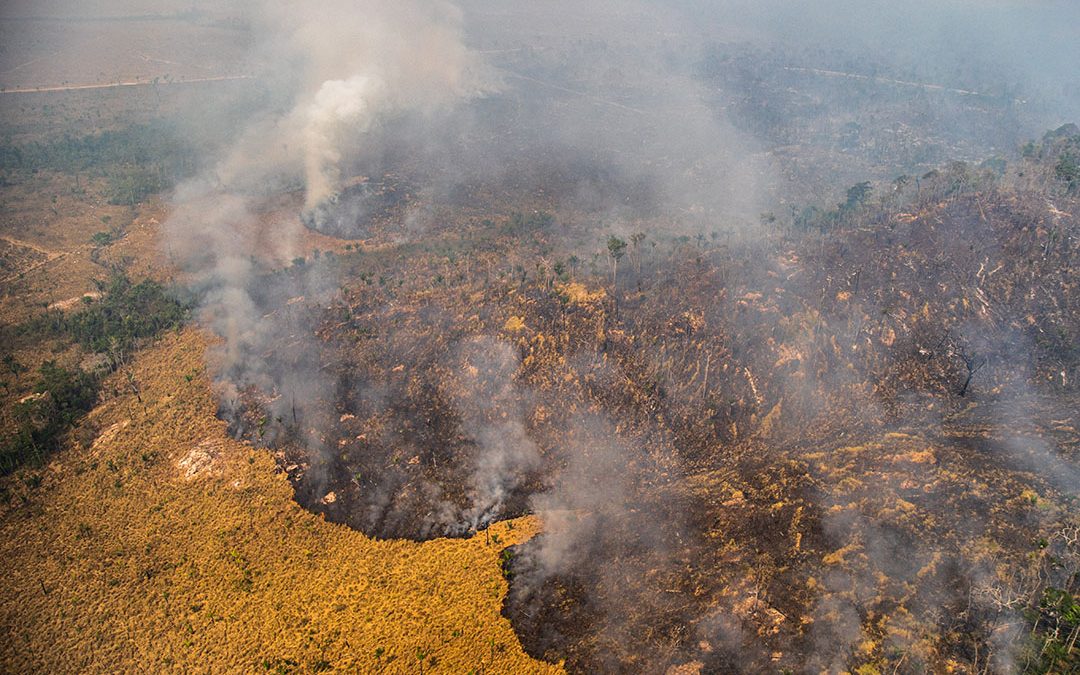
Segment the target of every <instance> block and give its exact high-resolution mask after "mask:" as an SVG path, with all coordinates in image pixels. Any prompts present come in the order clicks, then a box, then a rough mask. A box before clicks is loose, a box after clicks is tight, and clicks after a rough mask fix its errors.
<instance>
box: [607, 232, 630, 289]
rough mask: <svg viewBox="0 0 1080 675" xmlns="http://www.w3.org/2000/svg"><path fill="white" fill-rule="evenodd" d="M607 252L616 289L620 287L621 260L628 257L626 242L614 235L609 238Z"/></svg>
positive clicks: (612, 280)
mask: <svg viewBox="0 0 1080 675" xmlns="http://www.w3.org/2000/svg"><path fill="white" fill-rule="evenodd" d="M607 250H608V257H609V258H610V259H611V285H612V287H615V286H616V285H618V278H619V260H621V259H622V257H623V256H624V255H626V242H625V241H623V240H622V239H619V238H618V237H616V236H615V235H612V236H610V237H608V240H607Z"/></svg>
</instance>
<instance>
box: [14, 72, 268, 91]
mask: <svg viewBox="0 0 1080 675" xmlns="http://www.w3.org/2000/svg"><path fill="white" fill-rule="evenodd" d="M253 79H255V76H254V75H221V76H218V77H193V78H190V79H184V80H156V81H155V80H150V81H146V80H129V81H126V82H110V83H108V84H70V85H64V86H54V87H18V88H15V89H0V94H41V93H46V92H53V91H79V90H83V89H117V88H119V87H151V86H165V85H170V84H198V83H200V82H228V81H231V80H253Z"/></svg>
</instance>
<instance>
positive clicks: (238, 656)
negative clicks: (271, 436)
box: [0, 330, 561, 673]
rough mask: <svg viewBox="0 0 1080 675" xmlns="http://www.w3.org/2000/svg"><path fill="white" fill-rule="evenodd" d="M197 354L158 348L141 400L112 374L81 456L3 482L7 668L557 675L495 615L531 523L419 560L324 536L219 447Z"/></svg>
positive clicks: (434, 545) (377, 544)
mask: <svg viewBox="0 0 1080 675" xmlns="http://www.w3.org/2000/svg"><path fill="white" fill-rule="evenodd" d="M204 349H205V342H204V339H203V338H202V336H201V335H200V334H198V333H197V332H196V331H194V330H188V331H185V332H184V333H182V334H180V335H171V336H168V337H166V338H163V339H162V340H161V341H159V342H158V344H156V345H155V346H153V347H151V348H149V349H147V350H145V351H144V352H143V353H142V354H141V355H140V356H139V357H138V358H137V359H136V361H135V363H134V365H133V366H132V371H133V372H132V373H131V374H132V375H133V376H134V378H135V381H136V382H138V384H139V385H140V387H141V398H142V403H140V402H139V400H138V399H137V398H136V396H135V395H133V394H127V393H123V394H117V393H116V392H118V391H119V390H120V389H121V388H122V387H124V386H125V385H126V384H127V381H128V380H127V377H126V374H124V373H120V374H118V375H117V376H116V377H115V379H114V380H113V381H112V384H111V385H110V386H107V387H106V391H108V392H112V396H111V398H109V400H107V401H106V402H105V403H103V404H102V405H100V406H99V407H98V408H96V409H95V410H94V411H93V412H92V413H91V415H90V417H89V419H88V420H87V424H93V425H96V427H97V428H98V429H100V430H101V431H100V433H99V434H98V437H97V440H95V441H94V442H92V444H91V447H90V448H79V447H77V445H76V444H75V443H74V442H73V443H72V446H73V447H70V448H69V449H67V450H65V451H63V452H61V453H59V454H58V455H56V456H55V460H54V461H53V463H52V464H50V465H49V466H48V467H47V468H45V469H43V470H41V471H39V472H36V473H31V472H26V471H24V472H22V473H19V474H16V475H14V476H12V477H10V478H8V479H5V480H4V483H3V487H4V490H5V496H6V497H7V498H6V499H5V500H4V502H5V503H4V505H3V506H0V509H2V510H0V559H2V560H3V561H4V564H3V569H4V576H5V583H4V584H3V585H2V587H0V632H2V633H3V634H4V635H5V636H6V637H5V638H4V639H3V640H0V664H2V665H0V670H5V671H8V672H32V671H33V672H75V671H78V672H159V671H177V672H192V671H206V672H252V671H263V670H264V669H267V670H269V671H271V672H274V671H279V670H280V671H287V672H314V671H318V670H321V669H324V668H332V669H333V670H335V671H338V672H421V670H423V672H469V671H470V670H471V671H475V672H478V673H479V672H485V673H506V672H515V673H518V672H559V671H560V670H561V669H560V668H558V667H556V666H552V665H548V664H543V663H540V662H536V661H533V660H531V659H530V658H529V657H527V656H526V655H525V654H524V652H523V651H522V648H521V646H520V644H519V642H518V640H517V637H516V636H515V635H514V633H513V631H512V629H511V627H510V624H509V622H508V621H507V620H506V619H504V618H503V617H502V616H500V607H501V603H502V599H503V596H504V594H505V593H506V589H507V585H506V581H505V580H504V578H503V576H502V574H501V573H500V569H499V552H500V549H501V548H502V547H503V546H505V545H510V544H513V543H517V542H519V541H522V540H524V539H526V538H528V537H529V536H530V535H531V534H532V533H533V532H534V531H535V528H536V524H535V523H534V521H532V520H530V519H523V520H518V521H516V522H513V523H502V524H499V525H496V526H494V527H493V528H492V530H491V535H492V536H491V537H490V538H489V537H487V536H485V535H478V536H476V537H474V538H472V539H468V540H437V541H431V542H427V543H413V542H408V541H376V540H372V539H369V538H367V537H365V536H364V535H362V534H360V533H358V532H355V531H352V530H349V529H347V528H345V527H343V526H338V525H333V524H329V523H327V522H325V521H324V520H322V519H321V518H320V517H317V516H314V515H312V514H311V513H309V512H307V511H305V510H303V509H302V508H300V507H299V506H298V505H297V504H296V503H295V502H294V501H293V499H292V489H291V487H290V486H289V483H288V482H287V480H286V479H285V477H284V476H283V475H282V474H280V473H279V472H278V471H277V469H276V467H275V465H274V462H273V460H272V458H271V457H270V455H269V454H268V453H266V452H264V451H262V450H259V449H256V448H252V447H250V446H247V445H244V444H243V443H240V442H237V441H234V440H231V439H230V438H228V437H227V436H226V431H225V428H224V424H223V423H222V422H220V421H219V420H217V419H216V418H215V417H214V400H213V396H212V393H211V389H210V386H209V383H208V381H207V379H206V376H205V375H204V365H203V353H204ZM76 435H79V434H76ZM84 438H86V437H85V436H84ZM184 460H187V461H184ZM193 460H194V461H193ZM189 474H191V475H189ZM35 476H39V477H40V479H39V478H35ZM496 537H497V539H496ZM496 541H498V542H499V543H496ZM380 649H381V650H382V651H381V652H379V653H380V656H379V657H378V658H377V657H376V650H380ZM418 650H419V651H420V652H421V653H423V654H424V664H423V667H422V668H421V665H420V663H419V660H418V658H417V654H418Z"/></svg>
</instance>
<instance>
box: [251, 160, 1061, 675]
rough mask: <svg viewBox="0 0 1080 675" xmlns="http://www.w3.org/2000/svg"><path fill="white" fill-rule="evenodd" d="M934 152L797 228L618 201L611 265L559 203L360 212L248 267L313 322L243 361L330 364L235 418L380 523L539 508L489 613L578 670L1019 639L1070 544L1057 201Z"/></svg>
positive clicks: (805, 659) (720, 667)
mask: <svg viewBox="0 0 1080 675" xmlns="http://www.w3.org/2000/svg"><path fill="white" fill-rule="evenodd" d="M1037 169H1038V166H1037V165H1036V164H1032V165H1031V166H1030V167H1028V168H1027V170H1028V171H1035V170H1037ZM1021 170H1023V167H1021ZM948 171H949V172H951V173H949V172H943V173H942V174H940V175H941V176H945V177H938V176H933V175H930V176H924V177H923V179H922V180H921V182H920V185H919V186H918V187H917V188H915V187H914V186H912V187H911V188H910V190H909V192H908V193H907V194H905V195H903V196H902V198H900V199H899V201H898V202H895V203H894V205H895V206H897V208H889V204H888V203H887V200H886V199H882V200H881V201H880V203H874V204H869V203H867V204H863V205H861V206H859V207H858V210H857V212H848V213H846V214H842V218H843V219H842V220H839V221H837V220H834V221H832V222H831V223H829V224H828V225H827V229H823V230H821V231H818V230H815V229H812V230H809V231H807V230H799V229H795V228H794V227H783V228H779V229H776V230H773V231H771V232H768V233H764V234H763V235H762V236H760V237H755V238H752V239H746V238H740V237H728V236H724V235H720V234H712V233H709V234H706V233H702V234H700V235H699V236H686V235H681V234H678V233H672V234H664V231H665V229H664V227H665V223H663V222H659V221H655V220H649V219H647V218H642V219H639V220H637V221H635V222H634V225H635V226H636V227H639V228H640V230H641V231H643V232H648V233H649V234H648V236H646V237H644V238H637V237H633V238H630V240H631V241H632V244H631V246H629V247H628V252H627V255H626V257H625V258H624V259H623V260H622V261H621V263H620V264H619V266H618V270H617V275H613V274H612V269H611V262H612V261H611V260H610V259H609V257H608V256H607V251H605V250H604V249H603V248H602V243H601V244H600V245H599V246H597V245H596V244H593V245H594V246H597V248H596V249H595V250H596V252H595V253H594V254H593V255H592V257H591V258H590V257H589V255H588V253H583V249H584V250H586V251H587V250H588V249H587V248H584V246H583V245H582V242H587V241H588V238H589V236H590V233H589V228H588V226H587V225H586V223H588V224H589V225H591V224H592V222H593V221H592V220H590V219H589V217H588V216H587V215H586V216H583V215H582V212H574V211H566V212H560V211H558V210H553V211H552V215H550V216H546V215H545V216H543V217H536V218H525V217H522V216H520V215H515V214H514V213H513V212H512V211H511V210H510V206H509V205H507V207H506V210H505V211H503V215H501V216H499V217H498V218H491V219H480V218H478V217H475V216H473V215H472V214H470V213H469V212H468V210H467V209H461V210H460V211H458V212H449V213H447V214H446V215H445V220H444V221H442V223H441V224H440V226H439V228H438V229H437V234H436V235H435V236H428V237H426V238H425V239H424V240H423V241H422V242H416V243H412V244H403V245H397V246H394V247H389V248H388V247H380V246H378V245H377V243H376V242H377V237H378V234H376V235H375V237H376V239H375V242H373V241H371V240H368V242H367V244H368V245H367V246H366V247H363V248H361V247H358V252H353V253H346V254H345V255H341V256H334V257H331V258H329V259H327V258H325V257H324V258H323V259H321V260H318V261H309V262H307V263H306V264H305V265H302V266H299V267H297V266H294V267H293V268H291V269H289V270H282V271H279V272H277V273H276V275H275V277H273V278H275V279H279V280H280V283H281V284H283V285H284V286H285V287H287V288H290V289H294V290H292V291H288V292H285V293H283V294H279V296H280V297H285V296H289V297H290V298H291V299H289V300H288V302H286V303H284V305H283V306H277V307H274V306H271V305H267V307H266V311H268V312H270V311H274V312H292V313H293V318H292V319H290V320H289V321H287V322H285V325H287V326H289V329H288V330H290V331H296V333H297V334H300V333H303V332H305V331H306V332H307V333H309V334H310V335H309V336H313V337H314V338H315V339H314V340H313V341H311V342H308V341H304V340H301V339H300V338H296V339H295V340H293V343H294V344H295V346H296V347H295V350H293V351H291V352H290V349H289V347H288V346H287V345H288V344H289V341H288V340H281V341H279V344H282V345H286V346H283V347H282V348H278V349H275V350H274V351H273V352H272V353H268V354H266V355H265V358H266V362H267V363H269V364H272V365H273V364H279V365H280V367H279V368H278V370H277V371H276V372H278V373H280V374H281V376H282V377H285V376H286V374H287V373H292V372H297V371H298V370H305V369H298V368H296V363H298V360H304V359H307V360H308V361H309V363H308V365H309V366H311V367H312V368H316V369H322V370H324V371H326V370H329V371H330V372H332V373H333V374H334V378H335V379H336V382H337V385H336V387H335V388H334V389H333V391H324V392H322V394H321V395H324V396H326V397H327V399H326V400H324V401H321V404H318V405H316V404H313V403H312V402H310V401H302V402H301V403H300V404H292V405H291V412H292V415H293V417H291V418H290V414H289V410H290V406H285V407H284V408H282V406H280V405H278V407H277V409H278V410H282V409H284V410H285V411H286V412H285V414H284V415H282V414H280V413H279V415H278V417H277V418H276V419H273V418H271V416H270V415H269V414H268V413H267V412H266V410H267V405H269V404H268V403H267V401H269V400H270V399H272V398H273V396H274V394H273V391H272V390H271V391H270V392H266V391H257V390H254V389H253V390H250V391H248V392H247V394H246V395H245V396H243V397H242V401H240V402H239V403H238V405H239V408H240V409H241V410H242V414H241V415H239V416H237V417H236V418H235V419H236V420H237V421H236V422H235V423H234V428H235V430H236V431H237V432H238V433H241V434H242V435H246V436H247V437H248V438H250V439H252V440H256V441H257V440H262V441H263V442H270V443H272V444H273V445H274V446H275V447H277V448H279V450H278V454H279V458H280V463H281V464H282V466H284V467H285V468H286V470H287V471H288V472H289V474H290V476H291V478H292V479H293V481H294V484H295V486H296V489H297V498H298V499H299V500H300V501H301V503H303V504H304V505H306V506H308V507H309V508H312V509H313V510H315V511H318V512H321V513H325V514H326V515H327V517H328V518H330V519H332V520H336V521H340V522H345V523H348V524H350V525H351V526H353V527H356V528H358V529H361V530H363V531H364V532H367V533H369V534H372V535H375V536H378V537H407V538H414V539H426V538H430V537H435V536H445V535H450V536H462V535H467V534H469V533H471V532H474V531H476V530H477V529H483V528H484V527H485V526H486V525H487V524H488V523H489V522H491V521H492V520H493V519H497V518H503V517H511V516H516V515H520V514H523V513H527V512H538V513H540V514H542V515H543V516H544V517H545V518H546V520H547V521H548V525H547V528H546V531H545V533H543V534H542V535H541V536H539V537H537V538H536V539H534V540H532V541H530V542H527V543H525V544H523V545H521V546H520V547H518V548H516V549H514V550H513V553H512V555H511V556H510V557H509V558H508V559H507V561H506V563H505V566H506V571H507V574H508V575H509V577H510V579H511V594H510V596H509V598H508V601H507V605H506V607H505V614H506V616H508V617H509V618H510V619H511V620H512V621H513V623H514V625H515V626H516V628H517V629H518V631H519V634H520V635H521V637H522V641H523V643H524V644H525V646H526V648H527V649H528V650H529V653H530V654H532V655H533V656H535V657H538V658H542V659H544V660H548V661H554V660H558V659H561V658H565V659H567V664H568V666H570V667H571V668H572V669H574V670H579V671H584V672H590V671H598V670H599V671H605V672H610V671H626V672H633V671H641V670H646V671H657V670H663V669H665V668H667V667H669V666H674V665H679V664H690V666H693V667H700V668H702V669H703V670H705V671H729V670H743V671H747V672H750V671H758V670H761V669H765V668H797V667H800V664H808V665H809V666H811V667H820V668H845V669H850V668H855V667H858V666H865V665H867V664H870V665H874V666H876V667H889V668H900V669H902V670H908V669H918V668H928V669H931V670H940V669H947V668H951V667H967V668H981V667H983V666H985V665H986V664H988V663H991V662H993V663H996V664H1000V662H1001V661H1000V660H1001V659H1005V658H1012V656H1011V655H1013V654H1017V653H1019V654H1022V655H1026V658H1028V659H1029V661H1030V659H1031V658H1035V659H1036V661H1037V660H1038V657H1037V656H1035V657H1032V656H1031V655H1030V654H1028V653H1027V652H1025V651H1024V639H1023V638H1021V637H1019V635H1020V633H1022V630H1021V629H1020V626H1021V625H1022V624H1023V622H1024V620H1025V619H1024V618H1023V617H1022V616H1021V613H1020V610H1021V609H1023V608H1024V607H1029V608H1032V607H1038V605H1039V602H1040V600H1041V599H1042V598H1041V592H1042V591H1041V589H1036V588H1035V586H1032V585H1031V580H1032V579H1036V578H1040V579H1043V580H1044V581H1046V582H1047V584H1059V585H1061V586H1063V587H1066V588H1067V587H1069V586H1070V585H1075V582H1076V580H1075V570H1076V567H1075V563H1076V556H1077V554H1078V553H1080V552H1078V551H1077V550H1076V544H1075V541H1073V542H1072V543H1069V541H1070V540H1068V536H1067V533H1068V532H1069V531H1070V530H1069V527H1075V522H1076V518H1077V513H1076V505H1075V501H1074V499H1075V496H1076V484H1077V476H1078V474H1077V470H1076V466H1077V463H1078V458H1077V456H1076V453H1077V451H1078V442H1080V439H1078V436H1077V432H1076V428H1077V423H1078V420H1077V419H1076V410H1077V409H1078V408H1077V405H1076V404H1077V400H1078V399H1077V389H1076V387H1077V384H1076V382H1077V377H1078V376H1080V373H1078V372H1077V370H1078V366H1080V360H1078V354H1077V352H1076V347H1075V346H1076V344H1077V336H1078V334H1080V313H1078V307H1077V305H1076V300H1075V297H1076V284H1077V276H1076V269H1075V255H1076V246H1077V244H1076V242H1077V236H1078V235H1077V232H1078V226H1080V221H1078V219H1077V217H1076V216H1075V215H1073V214H1075V213H1077V212H1078V209H1080V204H1077V203H1076V202H1075V200H1074V199H1073V198H1071V197H1069V196H1068V195H1067V194H1065V193H1063V192H1061V191H1055V190H1049V189H1041V190H1034V189H1031V188H1018V187H1015V186H1012V185H1006V184H1004V183H1001V182H1000V181H996V180H991V179H989V178H987V177H986V176H985V175H982V174H979V173H977V172H975V171H974V170H968V169H966V168H965V167H961V166H958V165H954V166H952V167H951V168H949V170H948ZM958 176H960V177H962V178H963V180H962V181H961V184H959V185H958V184H957V181H956V180H955V179H957V177H958ZM593 236H595V235H593ZM330 268H332V269H333V274H327V273H326V270H327V269H330ZM320 270H322V271H320ZM613 276H614V281H615V283H613ZM324 277H325V278H334V279H338V278H340V279H343V280H344V282H343V283H342V284H341V288H340V289H339V290H337V291H335V293H334V294H333V297H330V298H329V300H325V301H320V302H310V301H308V300H305V298H304V297H302V296H300V295H299V291H298V290H295V289H301V288H310V287H311V286H312V284H313V281H312V280H313V279H321V278H324ZM294 292H295V293H297V294H296V295H291V294H292V293H294ZM317 295H320V297H322V298H324V299H326V298H328V297H329V296H328V295H327V294H326V293H322V294H317ZM268 297H269V296H268ZM275 325H281V324H280V323H278V324H275ZM309 326H315V327H316V328H315V329H314V331H311V330H310V328H308V327H309ZM312 344H314V345H317V349H316V350H315V351H312V350H310V349H309V347H310V345H312ZM493 462H495V463H496V466H495V468H494V469H492V463H493ZM485 471H491V472H494V474H497V480H498V481H499V483H498V485H490V484H488V483H485V482H484V478H483V477H484V476H485V475H486V474H485ZM1051 551H1053V553H1051ZM1055 561H1056V562H1055ZM1037 585H1038V584H1036V586H1037ZM1010 593H1011V594H1012V595H1011V596H1010V595H1009V594H1010ZM1006 596H1008V599H1005V600H1003V599H1002V598H1003V597H1006ZM1033 611H1034V610H1033ZM1029 616H1030V615H1029ZM695 664H696V665H695ZM995 667H998V666H995Z"/></svg>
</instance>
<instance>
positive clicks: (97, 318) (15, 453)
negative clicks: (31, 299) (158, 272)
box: [0, 272, 188, 474]
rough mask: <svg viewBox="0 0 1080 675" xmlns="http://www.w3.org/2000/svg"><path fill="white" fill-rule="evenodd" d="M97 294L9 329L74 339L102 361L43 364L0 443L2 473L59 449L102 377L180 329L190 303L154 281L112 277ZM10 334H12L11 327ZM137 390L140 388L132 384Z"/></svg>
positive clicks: (16, 369)
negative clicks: (141, 347)
mask: <svg viewBox="0 0 1080 675" xmlns="http://www.w3.org/2000/svg"><path fill="white" fill-rule="evenodd" d="M99 286H100V288H101V291H102V296H101V298H100V299H98V300H93V299H92V298H90V297H89V296H87V298H86V301H87V302H88V305H87V306H86V307H84V308H82V309H80V310H78V311H75V312H70V313H65V312H63V311H60V310H57V311H50V312H46V314H45V315H43V316H41V317H39V318H37V319H35V320H32V321H30V322H28V323H27V324H24V325H22V326H19V327H17V328H15V329H14V332H15V333H16V334H21V335H23V336H31V337H34V338H35V339H38V340H48V339H50V338H51V339H54V340H59V341H60V343H61V344H63V343H65V342H74V343H77V344H79V345H80V346H81V347H82V348H83V349H84V350H85V351H86V352H88V353H90V354H97V355H100V356H101V357H103V361H101V362H99V364H98V365H96V366H93V365H92V366H88V367H87V368H88V369H84V366H82V365H75V366H72V367H67V368H65V367H63V366H60V365H57V364H56V363H55V362H52V361H49V362H46V363H45V364H44V365H42V366H41V368H40V372H39V373H38V379H37V380H36V381H35V382H34V384H33V393H32V394H30V395H28V396H26V397H24V398H23V399H21V400H20V401H19V402H18V403H17V404H16V405H15V407H14V411H13V413H12V420H11V423H10V426H11V428H12V431H11V433H10V434H9V435H8V437H7V438H6V439H5V441H4V442H3V444H2V445H0V473H5V474H6V473H9V472H11V471H13V470H14V469H16V468H18V467H19V466H21V465H22V464H25V463H27V462H34V463H38V462H41V461H42V460H43V459H44V458H45V457H46V456H47V455H48V453H50V452H51V451H53V450H54V449H55V448H56V447H57V446H58V444H59V442H60V438H61V436H62V435H63V434H64V433H65V432H67V431H68V430H69V429H70V428H71V427H72V425H73V424H74V423H75V422H76V421H77V420H78V419H79V418H80V417H82V415H84V414H85V413H87V412H88V411H89V410H90V409H91V408H93V406H94V404H95V402H96V401H97V391H98V387H99V385H100V383H101V380H102V378H103V377H104V376H105V375H107V374H108V373H109V372H112V371H114V370H117V369H120V368H122V367H123V366H124V365H125V363H126V362H127V361H128V359H129V358H130V354H131V352H132V351H133V350H134V348H135V347H136V346H137V345H138V344H139V343H140V342H141V341H143V340H146V339H148V338H151V337H153V336H155V335H158V334H160V333H161V332H163V331H166V330H170V329H174V328H178V327H180V326H181V325H182V324H183V323H184V322H185V321H186V319H187V315H188V306H187V305H186V304H184V303H182V302H180V301H179V300H177V299H175V298H174V297H173V296H171V295H169V293H168V292H167V291H166V289H165V288H164V287H163V286H161V285H160V284H158V283H157V282H155V281H152V280H144V281H141V282H139V283H134V282H132V281H131V280H130V279H129V278H128V277H127V276H126V275H125V274H123V273H120V272H116V273H114V274H113V275H112V276H111V277H110V279H109V281H108V282H106V283H100V284H99ZM6 330H8V331H12V330H13V329H11V328H8V329H6ZM5 366H6V368H7V369H8V371H9V373H10V374H11V375H13V376H15V377H16V378H18V377H20V376H21V375H22V373H21V371H22V368H21V366H20V365H19V364H18V362H17V361H16V360H15V359H14V357H13V356H11V355H10V354H9V355H8V356H7V358H6V359H5ZM130 384H131V387H132V388H133V389H134V390H136V391H137V385H136V384H135V383H134V382H131V383H130Z"/></svg>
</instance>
